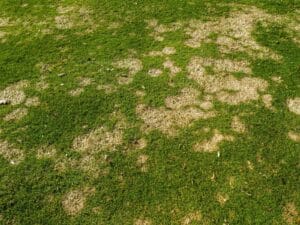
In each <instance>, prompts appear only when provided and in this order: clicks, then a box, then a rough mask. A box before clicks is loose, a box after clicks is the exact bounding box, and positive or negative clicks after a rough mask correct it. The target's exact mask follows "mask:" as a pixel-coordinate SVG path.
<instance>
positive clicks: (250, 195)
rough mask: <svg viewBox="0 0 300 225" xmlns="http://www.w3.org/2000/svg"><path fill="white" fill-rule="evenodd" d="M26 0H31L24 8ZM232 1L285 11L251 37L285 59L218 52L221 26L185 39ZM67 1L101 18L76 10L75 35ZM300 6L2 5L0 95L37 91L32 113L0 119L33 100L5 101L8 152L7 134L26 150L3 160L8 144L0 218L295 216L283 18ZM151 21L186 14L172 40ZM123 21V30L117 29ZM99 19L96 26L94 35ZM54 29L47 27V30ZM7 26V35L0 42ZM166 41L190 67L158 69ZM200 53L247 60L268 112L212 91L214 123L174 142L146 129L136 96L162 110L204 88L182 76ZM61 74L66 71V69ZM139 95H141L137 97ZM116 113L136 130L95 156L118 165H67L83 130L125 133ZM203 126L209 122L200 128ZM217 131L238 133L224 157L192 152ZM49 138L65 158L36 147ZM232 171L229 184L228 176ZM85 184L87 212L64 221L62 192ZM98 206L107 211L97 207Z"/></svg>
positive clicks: (227, 219) (209, 1)
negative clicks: (61, 12)
mask: <svg viewBox="0 0 300 225" xmlns="http://www.w3.org/2000/svg"><path fill="white" fill-rule="evenodd" d="M25 3H26V4H28V5H27V6H25V7H22V5H23V4H25ZM234 4H243V6H241V7H240V8H241V9H240V12H242V9H247V8H250V7H257V8H258V9H260V10H264V12H266V13H269V14H270V15H273V16H278V17H281V18H284V20H280V21H267V22H259V21H258V22H257V23H255V24H254V30H253V31H252V33H251V35H252V38H253V40H255V42H256V43H257V44H258V45H259V46H263V47H265V48H266V49H268V50H269V51H271V52H273V53H274V54H277V55H279V56H280V58H281V59H280V60H278V61H277V60H275V59H272V58H271V57H263V58H259V57H258V55H251V54H250V52H247V51H242V52H237V51H232V52H229V53H226V54H223V53H222V52H221V50H220V49H219V47H218V45H217V44H216V40H217V38H218V36H219V35H220V34H218V33H212V34H211V36H210V39H211V40H212V41H211V42H209V43H208V42H207V43H203V44H202V45H201V46H200V47H199V48H191V47H188V46H187V45H186V44H185V41H186V40H188V39H189V37H188V35H187V34H186V33H185V28H186V27H187V24H188V23H187V22H188V21H190V20H191V19H197V20H200V21H202V22H203V23H204V22H205V21H212V20H214V21H220V20H221V19H223V18H226V17H229V16H230V15H231V13H232V12H233V11H234V8H235V7H234ZM23 6H24V5H23ZM59 6H75V8H76V7H77V9H78V8H80V7H85V8H89V9H90V10H91V12H90V14H89V18H90V19H91V20H92V21H93V22H92V25H91V24H89V23H88V22H86V21H84V19H83V18H82V17H80V16H79V17H76V15H75V17H74V18H75V19H74V21H76V22H75V23H74V27H73V28H72V29H63V30H61V29H58V28H56V27H55V17H56V16H57V11H56V9H57V8H58V7H59ZM299 10H300V1H296V0H280V1H279V0H265V1H258V0H239V1H238V0H235V1H233V0H223V1H216V0H204V1H194V0H190V1H181V0H167V1H157V0H151V1H148V0H143V1H142V0H137V1H128V0H127V1H117V0H109V1H108V0H102V1H97V0H88V1H79V0H78V1H77V0H65V1H47V0H43V1H37V0H28V1H20V0H13V1H12V0H10V1H8V0H2V1H1V2H0V93H1V91H2V90H4V89H5V88H6V87H8V86H10V85H12V84H14V83H17V82H19V81H22V80H27V81H28V82H29V84H28V86H27V87H26V88H25V89H24V92H25V94H26V96H27V97H33V96H37V97H39V99H40V105H39V106H38V107H28V110H29V112H28V114H27V115H26V116H25V117H23V118H22V119H20V120H19V121H6V120H5V119H4V118H5V116H6V115H7V114H9V113H10V112H12V111H13V110H15V109H17V108H20V107H25V106H24V103H22V104H19V105H0V148H1V141H7V142H8V143H10V144H11V145H13V146H14V147H15V148H18V149H20V150H21V151H22V152H24V156H25V159H24V160H22V162H21V163H20V164H18V165H12V164H11V163H9V161H8V160H7V159H5V157H3V156H1V149H0V224H20V225H27V224H28V225H32V224H49V225H50V224H103V225H108V224H112V225H119V224H134V225H142V224H135V221H137V220H138V219H144V220H147V221H151V222H152V223H151V224H152V225H154V224H159V225H160V224H184V222H183V221H184V218H185V217H186V216H187V215H189V214H190V213H193V212H198V211H199V212H200V213H201V215H202V219H201V221H196V220H194V221H191V222H190V223H187V224H237V225H238V224H243V225H246V224H249V225H253V224H257V225H261V224H266V225H267V224H270V225H271V224H272V225H273V224H274V225H275V224H278V225H279V224H280V225H281V224H297V223H299V208H300V195H299V186H300V182H299V178H300V173H299V159H300V155H299V149H300V146H299V142H295V141H292V140H290V139H289V138H288V135H287V134H288V132H289V131H294V132H297V133H298V134H299V132H300V117H299V115H296V114H295V113H292V112H291V111H289V110H288V107H287V101H288V99H294V98H296V97H299V95H300V88H299V87H300V76H299V73H300V67H299V66H300V46H299V34H298V33H297V32H296V31H295V30H293V29H292V28H291V26H288V24H289V23H290V21H296V23H297V22H298V23H299V15H298V20H297V19H295V17H296V16H297V13H299ZM1 18H10V20H9V21H10V22H9V25H7V26H5V25H3V26H1ZM72 18H73V17H72ZM153 18H155V19H157V20H158V21H159V24H171V23H174V22H178V21H180V22H182V23H183V27H182V28H180V29H179V30H176V31H174V32H167V33H165V34H163V36H164V38H165V39H164V41H162V42H158V41H155V40H154V39H153V37H151V36H150V33H151V29H147V28H146V27H147V24H146V22H145V21H146V20H149V19H153ZM81 21H84V22H83V23H80V22H81ZM115 21H116V22H118V23H120V24H121V26H120V27H119V28H117V29H109V25H110V24H111V23H112V22H115ZM25 22H26V23H25ZM43 22H44V23H43ZM96 25H97V26H96ZM92 26H94V27H92ZM91 27H92V28H93V29H94V30H93V32H92V33H87V32H86V30H87V29H89V28H91ZM45 29H49V30H51V33H50V34H42V33H41V31H42V30H45ZM1 31H2V32H5V33H6V35H5V36H4V37H3V38H2V39H1ZM61 35H63V38H62V39H59V37H60V36H61ZM297 38H298V42H297V41H296V39H297ZM1 40H5V41H3V42H1ZM165 46H172V47H175V48H176V54H174V55H170V56H168V57H169V59H170V60H172V61H173V62H174V63H175V64H176V65H177V66H179V67H180V68H181V69H182V70H181V72H179V73H178V74H177V75H175V76H170V73H169V71H168V69H164V68H163V67H162V63H163V62H164V61H165V56H162V57H149V56H145V55H146V54H147V53H149V52H150V51H160V50H162V49H163V48H164V47H165ZM133 50H134V51H133ZM129 56H130V57H133V58H137V59H140V60H141V61H142V63H143V69H142V70H141V71H139V72H138V73H137V74H135V75H134V76H133V81H132V82H131V83H130V84H128V85H121V84H119V83H118V79H119V78H120V76H124V74H126V73H128V71H127V70H126V69H125V70H124V69H120V68H119V69H118V68H115V67H114V66H113V64H114V62H116V61H118V60H121V59H124V58H128V57H129ZM194 56H198V57H203V58H212V59H215V60H218V59H224V58H227V59H230V60H244V61H247V62H249V64H250V66H249V67H250V68H251V69H252V74H251V77H257V78H261V79H264V80H265V81H267V82H268V89H267V93H268V94H271V95H272V97H273V101H272V105H273V109H268V108H266V107H264V105H263V103H262V102H261V101H260V100H255V101H250V102H249V103H247V104H246V103H245V104H244V103H243V104H239V105H230V104H226V103H224V102H220V101H218V100H216V99H215V100H214V102H213V103H214V106H215V108H216V109H217V112H218V115H217V116H216V117H214V118H210V119H207V120H201V119H199V120H196V121H193V122H192V123H190V124H189V126H183V127H180V128H179V129H177V131H178V132H177V135H175V136H169V135H166V134H165V133H163V132H162V131H160V130H158V129H154V130H151V131H150V132H145V130H143V128H142V127H143V120H142V118H141V117H140V116H139V115H138V113H136V107H137V106H138V105H139V104H145V105H147V106H149V107H150V108H151V109H155V108H156V109H157V108H159V107H164V106H165V100H166V98H168V97H170V96H175V95H178V94H180V90H181V89H183V88H184V87H193V88H195V89H197V90H198V91H199V93H200V96H202V95H205V90H204V89H203V87H201V85H199V84H198V83H196V82H195V81H194V80H192V79H189V78H188V76H187V74H188V71H187V69H186V67H187V65H188V64H189V62H190V60H191V58H192V57H194ZM41 62H42V63H44V64H48V65H51V69H49V70H47V71H40V69H39V67H38V66H37V65H38V64H39V63H41ZM151 68H160V69H161V70H162V72H163V73H162V75H160V76H159V77H150V76H149V75H148V74H147V72H148V70H149V69H151ZM207 72H208V73H210V74H212V75H214V68H213V67H207ZM61 73H65V76H62V77H60V76H58V74H61ZM233 75H234V76H235V77H237V78H238V79H240V78H242V77H244V76H246V75H245V74H244V73H241V72H237V73H233ZM273 76H280V77H281V79H282V83H279V84H277V83H275V82H274V81H272V77H273ZM80 77H89V78H91V79H92V80H93V82H92V84H91V85H89V86H87V87H84V91H83V92H82V93H81V94H80V95H79V96H75V97H74V96H70V94H69V91H70V90H74V89H76V88H78V87H79V85H78V79H79V78H80ZM41 79H44V81H45V82H47V83H48V84H49V88H48V89H45V90H40V89H37V88H35V85H36V83H38V82H40V81H41ZM170 83H172V85H169V84H170ZM98 85H112V86H114V87H115V88H116V91H115V92H112V93H105V92H104V91H103V90H98V89H97V86H98ZM141 90H142V91H143V92H144V94H145V96H143V97H138V96H136V94H135V93H136V91H141ZM0 99H1V95H0ZM113 112H119V113H121V114H122V115H123V117H124V118H125V120H126V121H127V124H129V125H128V126H127V127H126V128H125V129H124V131H123V132H124V133H123V144H122V145H118V146H117V147H116V150H115V151H109V149H108V150H105V151H99V152H96V153H95V155H93V157H96V158H97V159H98V158H99V159H100V158H103V157H104V156H105V157H108V159H109V160H106V161H105V162H103V161H101V162H98V164H97V168H98V169H99V170H100V171H109V172H108V173H107V174H106V173H103V174H102V175H100V176H99V177H94V176H91V175H90V174H89V173H87V172H85V171H83V170H82V168H80V166H78V165H77V164H75V166H70V167H67V169H66V170H65V171H58V170H57V169H56V163H57V158H61V159H63V160H67V159H69V160H75V161H76V160H77V162H78V160H80V158H81V157H82V156H81V154H80V153H78V152H76V151H74V149H73V148H72V143H73V140H74V139H75V138H76V137H78V136H80V135H84V134H87V133H89V132H91V131H92V130H94V129H96V128H98V127H100V126H105V127H107V128H108V130H110V131H112V130H114V129H115V128H116V127H117V124H118V117H116V118H114V117H113V116H112V113H113ZM234 115H240V118H241V119H242V120H243V121H244V122H245V124H246V126H247V132H246V133H244V134H237V133H235V132H234V131H232V129H231V120H232V117H233V116H234ZM204 127H209V128H211V129H210V131H209V132H203V128H204ZM214 129H218V130H219V131H220V132H222V133H225V134H228V135H233V136H234V137H235V140H234V141H232V142H222V144H221V145H220V149H219V150H218V152H219V153H217V152H212V153H207V152H195V151H193V146H194V145H195V144H196V143H198V142H201V141H204V140H206V139H209V138H211V137H212V136H213V130H214ZM140 138H144V139H145V140H147V146H146V147H145V148H143V149H141V150H136V149H134V145H135V143H136V141H137V140H139V139H140ZM42 146H53V147H54V148H55V149H56V151H57V155H56V156H55V157H52V158H48V159H39V158H38V157H37V152H38V149H40V148H41V147H42ZM141 154H144V155H147V156H148V157H149V159H148V161H147V172H142V171H141V169H140V167H139V166H138V165H137V163H136V161H137V158H138V157H139V156H140V155H141ZM218 154H220V155H219V156H218ZM249 162H250V164H251V165H252V166H253V168H252V169H251V166H249ZM212 176H214V177H215V178H214V179H212ZM231 178H234V186H233V187H231V186H230V184H229V183H230V182H229V180H230V179H231ZM86 186H88V187H94V188H95V190H96V191H95V193H94V194H93V195H91V196H89V197H87V199H86V202H85V204H84V208H83V209H82V210H81V211H80V212H79V213H78V214H76V215H75V216H70V215H68V214H67V213H66V211H65V210H64V208H63V204H62V201H63V199H64V197H65V195H66V193H68V192H69V191H70V190H74V189H80V188H82V187H86ZM218 194H221V195H223V196H225V195H226V196H228V197H229V199H228V201H226V203H225V204H224V205H222V204H220V203H219V202H218V201H217V196H218ZM289 203H292V204H293V205H294V206H295V208H296V211H297V210H298V215H294V217H293V219H292V223H290V221H288V220H287V219H286V216H285V215H286V205H287V204H289ZM96 207H97V208H100V210H99V212H97V213H96V212H95V208H96ZM143 225H149V224H148V223H144V224H143Z"/></svg>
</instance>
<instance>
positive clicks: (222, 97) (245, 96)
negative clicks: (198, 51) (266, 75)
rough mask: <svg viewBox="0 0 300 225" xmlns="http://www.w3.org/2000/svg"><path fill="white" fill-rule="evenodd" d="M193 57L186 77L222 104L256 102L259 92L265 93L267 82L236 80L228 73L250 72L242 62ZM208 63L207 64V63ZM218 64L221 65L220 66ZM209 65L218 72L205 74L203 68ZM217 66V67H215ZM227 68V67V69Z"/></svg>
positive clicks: (254, 79)
mask: <svg viewBox="0 0 300 225" xmlns="http://www.w3.org/2000/svg"><path fill="white" fill-rule="evenodd" d="M213 61H215V60H212V59H209V60H207V59H203V58H200V57H194V58H192V59H191V61H190V63H189V65H188V72H189V75H188V77H189V78H190V79H193V80H195V81H196V82H197V83H198V84H199V85H200V86H201V87H202V88H203V89H204V91H205V93H207V94H210V95H212V94H214V95H215V97H216V98H217V99H218V100H219V101H221V102H224V103H227V104H230V105H238V104H241V103H247V102H250V101H253V100H258V99H259V97H260V92H265V91H266V89H267V87H268V82H267V81H265V80H263V79H260V78H256V77H243V78H241V79H238V78H236V77H234V76H233V75H230V74H228V72H240V71H243V72H250V69H248V68H247V67H245V63H244V62H238V61H231V62H230V63H229V61H227V60H226V61H223V60H222V61H219V60H217V61H215V62H216V63H212V62H213ZM208 62H209V63H208ZM219 64H223V65H222V66H221V65H219ZM206 65H211V66H213V68H216V71H217V72H219V73H218V74H216V75H210V74H208V73H207V72H206V69H205V66H206ZM217 65H219V66H217ZM227 66H228V67H227Z"/></svg>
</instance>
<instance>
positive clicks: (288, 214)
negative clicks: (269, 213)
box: [282, 203, 300, 225]
mask: <svg viewBox="0 0 300 225" xmlns="http://www.w3.org/2000/svg"><path fill="white" fill-rule="evenodd" d="M282 216H283V219H284V221H285V222H286V223H287V224H288V225H296V224H299V222H300V217H299V212H298V210H297V208H296V206H295V204H294V203H287V204H286V205H285V206H284V208H283V213H282Z"/></svg>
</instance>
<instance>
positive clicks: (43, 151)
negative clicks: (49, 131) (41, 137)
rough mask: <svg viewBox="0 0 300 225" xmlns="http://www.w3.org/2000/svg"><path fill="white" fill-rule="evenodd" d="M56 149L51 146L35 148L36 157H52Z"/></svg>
mask: <svg viewBox="0 0 300 225" xmlns="http://www.w3.org/2000/svg"><path fill="white" fill-rule="evenodd" d="M55 156H56V149H55V148H54V147H53V146H42V147H41V148H39V149H38V150H37V154H36V157H37V159H54V157H55Z"/></svg>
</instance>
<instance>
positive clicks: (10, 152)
mask: <svg viewBox="0 0 300 225" xmlns="http://www.w3.org/2000/svg"><path fill="white" fill-rule="evenodd" d="M0 155H1V156H2V157H3V158H4V159H5V160H7V161H9V162H10V164H12V165H17V164H19V163H20V162H22V161H23V160H24V158H25V155H24V153H23V151H22V150H20V149H17V148H15V147H13V146H12V145H11V144H9V143H8V142H7V141H1V140H0Z"/></svg>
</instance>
